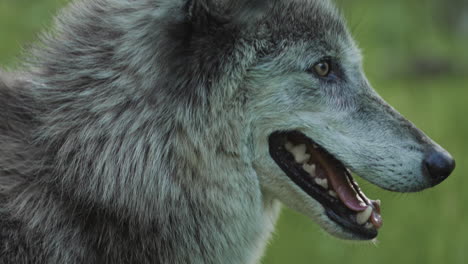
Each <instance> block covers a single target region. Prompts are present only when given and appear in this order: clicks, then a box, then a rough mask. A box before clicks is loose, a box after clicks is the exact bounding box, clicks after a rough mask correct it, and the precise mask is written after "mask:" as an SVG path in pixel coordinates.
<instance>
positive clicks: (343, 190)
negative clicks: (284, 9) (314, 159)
mask: <svg viewBox="0 0 468 264" xmlns="http://www.w3.org/2000/svg"><path fill="white" fill-rule="evenodd" d="M323 161H324V160H322V162H323ZM322 164H323V163H322ZM323 165H325V166H324V168H325V170H326V171H327V178H328V181H329V182H330V184H331V187H332V188H333V189H334V190H335V192H336V193H337V194H338V197H339V198H340V200H341V201H342V202H343V203H344V204H345V205H346V207H348V208H349V209H351V210H353V211H356V212H364V211H365V210H366V209H367V207H369V206H371V207H372V214H371V217H370V221H371V223H372V224H373V225H374V226H375V227H376V228H380V227H381V226H382V217H381V216H380V202H378V201H372V200H370V199H369V198H367V197H366V196H365V195H364V193H363V192H361V190H360V189H359V187H358V186H357V184H356V183H352V182H351V180H350V177H348V176H347V174H346V173H348V172H347V171H346V170H344V169H343V168H339V167H336V166H333V165H331V164H330V163H328V162H325V164H323Z"/></svg>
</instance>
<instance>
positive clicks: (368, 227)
mask: <svg viewBox="0 0 468 264" xmlns="http://www.w3.org/2000/svg"><path fill="white" fill-rule="evenodd" d="M364 227H365V228H367V229H372V228H374V225H373V224H372V223H367V224H366V225H365V226H364Z"/></svg>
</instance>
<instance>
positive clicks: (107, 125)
mask: <svg viewBox="0 0 468 264" xmlns="http://www.w3.org/2000/svg"><path fill="white" fill-rule="evenodd" d="M167 2H170V1H167ZM176 2H177V1H176ZM159 4H160V6H159V8H156V7H157V6H158V1H152V0H140V1H130V0H126V1H124V0H105V1H104V0H98V1H85V2H79V3H78V4H75V6H73V7H71V8H70V10H68V11H67V12H65V13H64V14H63V15H62V16H61V17H60V18H59V21H58V29H57V32H56V34H55V35H53V36H51V37H48V38H46V39H45V40H44V45H42V46H41V48H38V49H36V51H35V56H36V61H35V62H32V65H33V67H32V68H33V69H34V70H33V73H32V77H31V86H32V88H33V89H34V90H33V92H31V94H32V95H31V96H33V97H34V98H35V100H34V103H35V104H37V106H40V107H36V112H35V114H36V117H37V124H36V125H35V128H34V129H33V130H32V132H31V136H30V137H31V139H30V141H31V142H32V145H33V146H34V148H35V149H37V150H38V151H37V152H38V153H41V154H40V156H39V155H37V156H36V157H35V158H34V159H35V162H36V163H38V164H40V165H36V168H37V170H36V173H35V174H36V175H29V178H28V179H27V180H25V181H24V182H22V183H20V184H18V185H17V186H16V187H15V188H13V189H12V190H10V191H9V195H10V196H11V197H15V198H13V199H10V200H9V202H8V204H7V206H6V207H7V208H9V212H10V214H12V215H13V218H14V219H18V221H19V222H21V223H22V225H24V226H27V227H28V228H29V230H33V231H32V233H31V234H29V233H28V234H23V235H24V236H25V237H27V240H29V241H28V242H26V243H32V242H33V241H34V240H36V241H41V243H42V245H44V246H43V250H44V251H43V252H42V253H41V252H39V253H37V254H36V253H31V254H34V255H35V256H36V257H35V260H37V263H41V261H42V262H47V261H49V262H47V263H253V262H255V261H256V260H258V258H259V257H260V255H261V252H262V249H263V247H264V245H263V243H264V241H266V239H265V237H266V236H268V234H269V233H270V232H271V230H272V229H273V224H274V221H275V218H276V215H277V205H276V204H275V203H274V202H273V200H272V199H268V198H266V197H262V193H261V191H260V186H259V182H258V178H257V176H256V174H255V171H254V170H253V169H252V166H251V164H249V161H248V159H247V158H246V157H247V156H248V155H247V150H246V148H247V142H242V141H241V138H247V137H246V135H245V133H246V131H248V128H247V127H245V125H242V124H243V122H242V121H243V113H242V105H236V104H234V103H233V104H232V105H226V103H224V102H242V101H243V100H238V99H237V100H226V98H229V97H230V96H231V97H232V96H234V94H235V93H234V91H235V89H238V88H239V87H234V86H233V83H236V80H238V79H239V78H242V75H243V73H244V71H245V69H246V66H247V64H248V63H250V62H251V61H252V60H253V59H254V56H253V55H252V54H249V52H253V51H248V50H247V51H245V50H244V53H243V54H238V56H237V57H240V56H242V61H243V62H244V64H239V65H238V68H236V69H229V71H230V74H229V76H227V75H224V76H225V77H224V79H221V78H217V77H216V74H215V73H216V71H225V70H226V69H223V68H222V67H223V66H222V63H221V64H219V65H218V64H216V65H214V64H213V65H212V64H210V62H209V61H203V59H204V57H199V56H198V54H197V53H196V52H198V51H195V50H192V49H191V48H187V46H186V45H189V44H190V45H200V46H203V45H205V43H191V42H190V40H187V39H183V38H182V39H181V37H183V36H185V35H186V34H187V33H188V32H190V30H191V29H190V27H189V25H185V24H184V23H185V22H184V20H183V19H184V18H183V16H182V15H180V17H179V15H177V12H176V11H177V10H176V9H178V8H182V5H178V4H174V5H171V6H170V7H169V5H168V4H165V2H161V3H159ZM164 5H168V7H167V8H163V7H164ZM173 14H175V15H173ZM168 19H171V20H172V21H176V22H177V21H179V22H180V23H179V22H178V23H179V24H177V23H175V24H177V26H172V25H171V26H168V25H166V24H165V21H166V20H168ZM65 21H66V22H65ZM172 24H174V22H172ZM193 34H198V33H196V32H195V33H193ZM214 34H215V35H216V34H217V33H216V32H215V33H214ZM220 34H221V33H220ZM187 41H188V42H187ZM236 45H237V44H236ZM207 49H208V47H207ZM222 49H223V50H221V51H218V52H220V53H226V52H230V53H235V52H236V51H235V49H234V48H233V47H229V46H226V47H222ZM231 55H232V54H231ZM231 58H236V56H234V55H232V56H231ZM187 64H188V65H187ZM231 64H232V62H231ZM190 76H196V77H192V78H190ZM237 83H238V82H237ZM220 85H223V87H225V88H224V89H222V90H221V89H217V87H219V86H220ZM187 87H192V89H190V90H188V89H187ZM217 93H222V94H219V95H218V98H220V96H222V98H224V99H223V100H222V101H216V100H208V99H207V98H211V97H213V98H216V95H217ZM236 94H239V93H236ZM216 109H220V110H216ZM221 109H222V110H221ZM38 160H39V162H38ZM90 252H93V253H92V254H90Z"/></svg>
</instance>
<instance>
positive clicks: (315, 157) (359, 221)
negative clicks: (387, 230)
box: [269, 131, 382, 239]
mask: <svg viewBox="0 0 468 264" xmlns="http://www.w3.org/2000/svg"><path fill="white" fill-rule="evenodd" d="M269 145H270V146H269V147H270V155H271V157H272V158H273V160H274V161H275V162H276V163H277V164H278V165H279V167H280V168H281V169H282V170H283V171H284V172H285V173H286V175H287V176H288V177H289V178H291V180H292V181H293V182H294V183H295V184H297V185H298V186H299V187H300V188H301V189H302V190H303V191H304V192H306V193H307V194H308V195H310V196H311V197H312V198H313V199H315V200H316V201H318V202H319V203H320V204H321V205H322V206H323V207H324V208H325V213H326V215H327V216H328V218H329V219H330V220H332V221H334V222H335V223H336V224H338V225H339V226H341V227H342V228H343V229H344V230H346V231H347V232H350V233H352V234H353V235H354V236H356V237H358V238H360V239H373V238H375V237H376V236H377V234H378V229H379V228H380V227H381V226H382V217H381V215H380V201H378V200H371V199H369V198H367V196H366V195H365V194H364V193H363V192H362V191H361V190H360V188H359V186H358V185H357V183H356V182H355V181H354V179H353V178H352V176H351V173H350V171H349V170H348V169H347V168H346V167H345V166H344V165H343V163H342V162H340V161H339V160H337V159H336V158H335V157H333V156H332V155H331V154H330V153H329V152H327V150H325V149H324V148H323V147H321V146H320V145H318V144H317V143H315V142H314V141H313V140H312V139H310V138H308V137H306V136H305V135H304V134H302V133H300V132H297V131H293V132H275V133H273V134H272V135H270V138H269Z"/></svg>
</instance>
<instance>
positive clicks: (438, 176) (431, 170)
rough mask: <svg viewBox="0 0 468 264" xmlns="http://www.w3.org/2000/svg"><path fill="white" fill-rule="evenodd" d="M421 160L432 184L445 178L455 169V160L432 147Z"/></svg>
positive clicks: (444, 152) (446, 153)
mask: <svg viewBox="0 0 468 264" xmlns="http://www.w3.org/2000/svg"><path fill="white" fill-rule="evenodd" d="M423 162H424V166H425V169H426V171H427V176H428V177H429V179H430V181H431V184H432V186H435V185H437V184H439V183H441V182H442V181H444V180H445V179H447V177H448V176H449V175H450V174H451V173H452V171H453V170H454V169H455V160H454V159H453V158H452V156H451V155H450V154H449V153H448V152H446V151H443V150H442V151H440V150H437V149H432V150H430V151H428V153H427V154H426V157H425V158H424V161H423Z"/></svg>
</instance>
